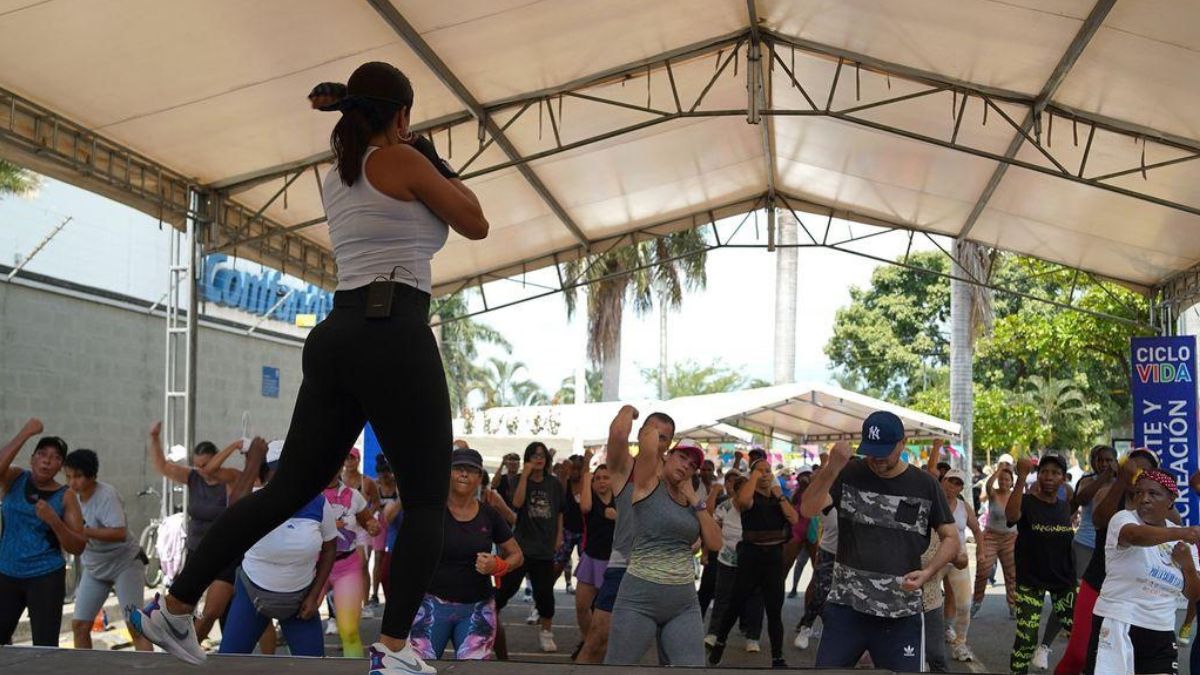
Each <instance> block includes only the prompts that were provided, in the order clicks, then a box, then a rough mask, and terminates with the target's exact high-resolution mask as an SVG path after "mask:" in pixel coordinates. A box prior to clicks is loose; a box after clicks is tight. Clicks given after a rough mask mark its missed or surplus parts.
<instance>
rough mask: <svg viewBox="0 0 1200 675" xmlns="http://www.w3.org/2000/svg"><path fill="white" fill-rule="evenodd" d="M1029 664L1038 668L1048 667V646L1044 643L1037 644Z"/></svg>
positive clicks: (1044, 668)
mask: <svg viewBox="0 0 1200 675" xmlns="http://www.w3.org/2000/svg"><path fill="white" fill-rule="evenodd" d="M1029 665H1030V666H1032V667H1034V668H1036V669H1038V670H1046V669H1047V668H1049V667H1050V648H1049V647H1047V646H1046V645H1038V648H1037V651H1035V652H1034V653H1033V660H1032V661H1030V662H1029Z"/></svg>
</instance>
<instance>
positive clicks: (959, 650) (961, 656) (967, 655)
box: [953, 645, 975, 662]
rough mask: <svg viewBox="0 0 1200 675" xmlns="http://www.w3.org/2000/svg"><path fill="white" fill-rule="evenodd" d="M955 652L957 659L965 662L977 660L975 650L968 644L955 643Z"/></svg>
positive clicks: (955, 658)
mask: <svg viewBox="0 0 1200 675" xmlns="http://www.w3.org/2000/svg"><path fill="white" fill-rule="evenodd" d="M953 653H954V660H955V661H964V662H965V661H974V660H975V652H973V651H971V648H970V647H968V646H966V645H954V650H953Z"/></svg>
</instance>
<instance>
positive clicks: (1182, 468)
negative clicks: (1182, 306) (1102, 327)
mask: <svg viewBox="0 0 1200 675" xmlns="http://www.w3.org/2000/svg"><path fill="white" fill-rule="evenodd" d="M1132 357H1133V359H1132V362H1133V381H1132V392H1133V439H1134V441H1133V442H1134V445H1135V446H1136V447H1139V448H1140V447H1145V448H1149V449H1151V450H1153V451H1154V452H1155V453H1156V454H1158V457H1159V459H1160V461H1161V462H1162V468H1163V470H1165V471H1166V472H1168V473H1170V474H1171V475H1172V476H1174V477H1175V482H1176V483H1177V484H1178V485H1179V494H1180V497H1179V499H1178V500H1177V501H1176V503H1175V506H1176V507H1177V508H1178V509H1179V513H1180V515H1182V516H1183V520H1184V522H1185V523H1187V524H1188V525H1197V524H1200V498H1198V497H1197V495H1196V494H1194V493H1193V492H1192V491H1191V490H1189V489H1188V487H1187V485H1188V477H1189V476H1191V475H1192V473H1194V472H1195V471H1196V470H1197V469H1198V468H1200V463H1198V462H1197V458H1196V414H1197V410H1196V380H1195V373H1196V337H1195V336H1194V335H1183V336H1178V337H1153V338H1140V337H1135V338H1133V340H1132Z"/></svg>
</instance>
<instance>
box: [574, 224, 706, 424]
mask: <svg viewBox="0 0 1200 675" xmlns="http://www.w3.org/2000/svg"><path fill="white" fill-rule="evenodd" d="M707 251H708V242H707V241H705V238H704V231H703V228H696V229H689V230H680V231H679V232H673V233H671V234H668V235H665V236H662V237H658V238H657V239H653V240H650V241H643V242H640V243H637V244H633V245H630V246H623V247H620V248H614V249H612V250H610V251H606V252H604V253H601V254H599V255H595V256H587V257H585V258H582V259H580V260H574V261H571V262H568V263H565V264H564V265H563V267H564V270H563V271H564V273H565V274H566V275H567V278H569V279H579V280H580V281H582V282H585V283H588V284H589V288H588V303H587V304H588V308H587V310H588V358H589V359H591V361H592V364H593V365H596V366H598V367H599V368H600V372H601V373H602V378H601V380H602V383H603V384H602V387H601V389H602V391H601V400H604V401H613V400H616V399H617V397H618V396H619V393H618V392H619V390H620V383H621V320H622V318H623V316H624V312H625V302H626V301H627V300H631V301H633V309H634V311H635V312H637V313H638V314H645V313H646V312H649V311H650V310H651V309H653V307H654V300H655V298H656V297H657V298H658V300H659V302H660V303H665V304H666V305H667V306H668V307H671V308H678V307H679V306H680V304H681V303H682V301H683V291H684V289H685V288H686V289H687V290H693V289H698V288H704V286H705V284H706V283H707V281H708V277H707V275H706V274H705V267H704V266H705V261H706V260H707V255H706V254H707ZM564 298H565V299H566V301H567V316H568V317H570V316H573V315H574V313H575V304H576V295H575V289H574V288H568V289H567V291H566V293H564Z"/></svg>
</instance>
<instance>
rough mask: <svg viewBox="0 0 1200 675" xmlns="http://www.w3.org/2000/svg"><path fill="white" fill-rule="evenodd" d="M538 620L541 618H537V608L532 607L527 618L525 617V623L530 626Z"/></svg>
mask: <svg viewBox="0 0 1200 675" xmlns="http://www.w3.org/2000/svg"><path fill="white" fill-rule="evenodd" d="M539 618H541V617H540V616H538V611H537V607H534V608H533V609H531V610H529V616H527V617H525V623H527V624H529V625H530V626H532V625H533V624H535V623H537V622H538V619H539Z"/></svg>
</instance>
